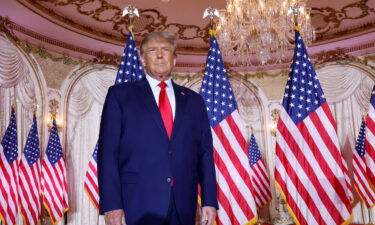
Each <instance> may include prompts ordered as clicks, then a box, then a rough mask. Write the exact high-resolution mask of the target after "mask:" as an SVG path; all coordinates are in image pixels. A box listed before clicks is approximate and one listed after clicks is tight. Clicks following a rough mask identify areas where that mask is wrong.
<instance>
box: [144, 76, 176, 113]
mask: <svg viewBox="0 0 375 225" xmlns="http://www.w3.org/2000/svg"><path fill="white" fill-rule="evenodd" d="M146 79H147V81H148V83H149V84H150V87H151V90H152V93H153V94H154V98H155V101H156V104H157V105H158V106H159V95H160V90H161V88H160V87H159V86H158V85H159V83H160V81H158V80H156V79H155V78H153V77H151V76H150V75H146ZM164 82H165V83H166V84H167V87H166V88H165V91H166V92H167V96H168V99H169V103H171V108H172V115H173V119H174V115H175V112H176V98H175V95H174V90H173V85H172V80H171V78H169V79H168V80H166V81H164Z"/></svg>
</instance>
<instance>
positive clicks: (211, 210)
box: [201, 206, 216, 225]
mask: <svg viewBox="0 0 375 225" xmlns="http://www.w3.org/2000/svg"><path fill="white" fill-rule="evenodd" d="M215 218H216V208H215V207H212V206H203V207H202V220H201V224H202V225H212V224H213V223H214V221H215Z"/></svg>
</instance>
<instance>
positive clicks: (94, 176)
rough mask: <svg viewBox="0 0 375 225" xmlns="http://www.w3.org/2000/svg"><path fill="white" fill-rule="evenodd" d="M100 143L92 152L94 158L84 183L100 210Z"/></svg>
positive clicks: (94, 203) (93, 202)
mask: <svg viewBox="0 0 375 225" xmlns="http://www.w3.org/2000/svg"><path fill="white" fill-rule="evenodd" d="M97 163H98V143H96V146H95V150H94V153H92V158H91V160H90V162H89V165H88V168H87V171H86V178H85V184H84V190H85V192H86V193H87V195H88V196H89V198H90V200H91V202H92V204H93V205H94V206H95V208H96V209H97V210H98V211H99V188H98V170H97V168H98V167H97Z"/></svg>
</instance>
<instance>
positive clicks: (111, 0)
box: [18, 0, 375, 47]
mask: <svg viewBox="0 0 375 225" xmlns="http://www.w3.org/2000/svg"><path fill="white" fill-rule="evenodd" d="M18 1H19V2H21V3H22V4H23V5H25V6H26V7H28V8H30V9H32V10H33V11H34V12H35V13H37V14H39V15H43V17H45V18H46V19H48V20H51V21H53V22H54V23H57V24H59V25H61V26H64V27H66V28H69V29H72V30H75V31H76V32H80V33H84V34H86V35H89V36H93V37H95V38H99V39H101V40H105V41H109V42H112V43H116V42H120V43H123V42H124V38H125V36H126V35H127V30H126V26H127V25H128V24H129V20H128V19H127V18H124V17H122V16H121V13H122V9H123V8H124V7H125V6H127V5H128V4H132V5H134V6H136V7H138V8H139V9H140V17H139V18H135V19H134V21H133V24H134V31H135V35H136V37H139V38H140V37H142V36H144V35H145V34H146V33H147V32H150V31H160V30H166V31H170V32H173V33H175V34H176V35H177V36H178V38H179V40H180V42H181V43H182V44H183V45H184V46H185V45H186V46H187V45H192V46H193V47H199V46H204V45H206V43H208V37H209V36H208V24H209V21H208V20H207V19H202V14H203V11H204V9H205V8H207V7H208V6H213V7H215V8H219V9H221V8H224V7H225V1H224V0H221V1H213V0H200V1H177V0H170V1H169V2H166V3H165V2H162V1H160V0H152V1H150V0H137V1H121V0H85V1H82V0H18ZM308 5H309V6H310V7H312V24H313V26H314V27H315V28H316V34H317V42H319V41H323V40H329V39H334V38H337V37H343V36H346V35H358V34H361V33H363V32H367V31H369V30H370V29H373V28H375V1H373V0H339V1H338V0H336V1H326V0H310V1H308Z"/></svg>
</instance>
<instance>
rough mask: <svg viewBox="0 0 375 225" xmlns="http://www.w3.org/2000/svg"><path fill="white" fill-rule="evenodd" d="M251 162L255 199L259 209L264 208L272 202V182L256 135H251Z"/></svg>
mask: <svg viewBox="0 0 375 225" xmlns="http://www.w3.org/2000/svg"><path fill="white" fill-rule="evenodd" d="M249 162H250V174H251V182H252V184H253V186H254V199H255V202H256V205H257V208H258V209H260V208H262V207H263V206H264V205H265V204H267V203H268V202H270V201H271V199H272V194H271V190H270V180H269V176H268V172H267V169H266V165H265V164H264V160H263V158H262V155H261V153H260V151H259V147H258V144H257V142H256V140H255V137H254V134H251V138H250V145H249Z"/></svg>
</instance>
